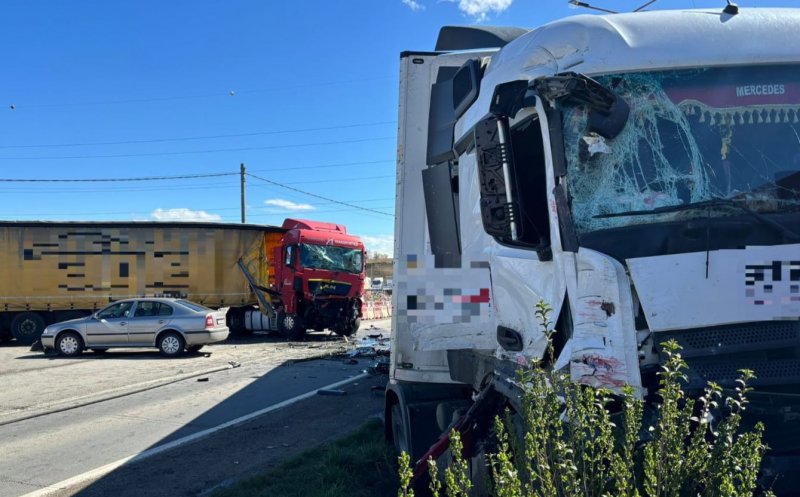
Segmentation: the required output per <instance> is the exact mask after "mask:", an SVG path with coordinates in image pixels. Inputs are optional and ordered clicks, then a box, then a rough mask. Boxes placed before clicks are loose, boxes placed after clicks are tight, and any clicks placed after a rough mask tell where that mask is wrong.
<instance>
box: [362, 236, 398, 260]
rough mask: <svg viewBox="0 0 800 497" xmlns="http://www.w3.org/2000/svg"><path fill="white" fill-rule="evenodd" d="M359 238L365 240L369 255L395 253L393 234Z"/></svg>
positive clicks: (390, 254) (391, 254)
mask: <svg viewBox="0 0 800 497" xmlns="http://www.w3.org/2000/svg"><path fill="white" fill-rule="evenodd" d="M359 238H361V241H363V242H364V246H365V247H366V248H367V255H368V256H369V257H372V255H373V254H375V253H380V254H388V255H389V256H393V255H394V236H393V235H378V236H360V237H359Z"/></svg>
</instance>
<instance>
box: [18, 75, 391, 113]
mask: <svg viewBox="0 0 800 497" xmlns="http://www.w3.org/2000/svg"><path fill="white" fill-rule="evenodd" d="M386 79H387V78H363V79H351V80H342V81H323V82H317V83H308V84H304V85H291V86H282V87H274V88H258V89H254V90H240V91H239V90H237V91H234V90H228V91H224V92H223V91H218V92H214V93H202V94H196V95H172V96H167V97H144V98H128V99H120V100H100V101H94V102H92V101H89V102H62V103H50V104H32V105H25V104H24V102H23V104H18V103H14V104H13V105H14V110H18V109H29V108H44V107H74V106H84V105H115V104H138V103H147V102H167V101H170V100H192V99H199V98H214V97H217V98H221V97H226V98H231V97H235V96H237V95H247V94H254V93H271V92H277V91H285V90H293V89H297V88H309V87H319V86H334V85H342V84H351V83H364V82H368V81H384V80H386Z"/></svg>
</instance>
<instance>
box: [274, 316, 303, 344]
mask: <svg viewBox="0 0 800 497" xmlns="http://www.w3.org/2000/svg"><path fill="white" fill-rule="evenodd" d="M278 333H279V334H280V335H281V336H282V337H284V338H291V339H292V340H298V339H300V338H303V335H305V333H306V327H305V325H304V324H303V320H302V318H300V316H298V315H297V314H286V313H283V312H279V313H278Z"/></svg>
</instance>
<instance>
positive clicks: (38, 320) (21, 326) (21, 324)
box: [11, 312, 45, 345]
mask: <svg viewBox="0 0 800 497" xmlns="http://www.w3.org/2000/svg"><path fill="white" fill-rule="evenodd" d="M44 328H45V323H44V318H42V316H40V315H38V314H36V313H35V312H21V313H19V314H17V315H16V316H14V319H13V320H12V321H11V333H12V334H13V335H14V338H16V339H17V342H18V343H21V344H22V345H31V344H32V343H33V342H35V341H36V340H38V339H39V337H40V336H42V332H43V331H44Z"/></svg>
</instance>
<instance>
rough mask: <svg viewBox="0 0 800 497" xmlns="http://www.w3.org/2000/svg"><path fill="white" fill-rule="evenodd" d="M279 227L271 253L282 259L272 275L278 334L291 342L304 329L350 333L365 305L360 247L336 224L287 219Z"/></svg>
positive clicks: (357, 240) (356, 241) (358, 242)
mask: <svg viewBox="0 0 800 497" xmlns="http://www.w3.org/2000/svg"><path fill="white" fill-rule="evenodd" d="M282 228H283V229H285V230H286V232H285V233H284V235H283V242H282V243H281V245H280V247H276V248H275V252H276V253H274V254H273V260H275V261H281V262H280V264H276V275H275V285H276V286H277V287H278V288H276V289H275V291H276V292H278V293H279V294H280V295H281V304H280V306H279V307H278V308H277V309H276V310H277V311H278V316H277V319H278V331H279V332H280V333H281V334H282V335H285V336H289V337H293V338H298V337H300V336H302V335H303V334H304V333H305V331H306V330H307V329H313V330H323V329H325V328H329V329H331V330H333V331H334V332H336V333H337V334H339V335H342V336H349V335H352V334H353V333H355V332H356V331H357V330H358V327H359V325H360V322H361V316H362V305H363V302H364V278H365V272H364V269H365V266H364V263H365V259H366V254H365V252H364V243H363V242H362V241H361V240H360V239H359V238H358V237H355V236H350V235H348V234H347V229H346V228H345V227H344V226H343V225H341V224H333V223H322V222H317V221H308V220H304V219H286V220H285V221H284V222H283V226H282ZM278 252H279V253H278Z"/></svg>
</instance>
